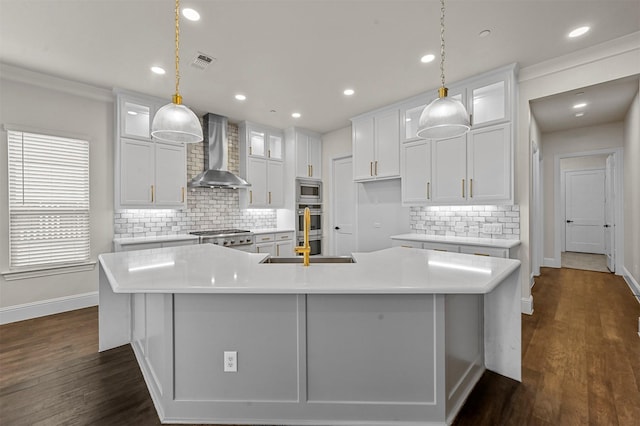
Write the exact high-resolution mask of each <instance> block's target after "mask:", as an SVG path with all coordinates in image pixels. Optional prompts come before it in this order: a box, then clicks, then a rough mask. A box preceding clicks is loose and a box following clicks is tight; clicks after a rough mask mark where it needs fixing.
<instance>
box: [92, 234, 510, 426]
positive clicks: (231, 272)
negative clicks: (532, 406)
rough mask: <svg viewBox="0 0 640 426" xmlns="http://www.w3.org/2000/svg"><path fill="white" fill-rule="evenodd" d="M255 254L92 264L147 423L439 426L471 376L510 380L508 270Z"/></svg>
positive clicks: (450, 258) (104, 338) (184, 253)
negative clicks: (306, 263) (147, 402)
mask: <svg viewBox="0 0 640 426" xmlns="http://www.w3.org/2000/svg"><path fill="white" fill-rule="evenodd" d="M265 257H266V256H265V255H261V254H251V253H245V252H241V251H237V250H228V249H226V248H224V247H217V246H213V245H210V244H204V245H197V246H181V247H170V248H160V249H154V250H144V251H132V252H120V253H108V254H103V255H101V256H100V281H99V289H100V290H99V291H100V305H99V327H100V336H99V347H100V350H101V351H104V350H107V349H110V348H113V347H117V346H120V345H125V344H131V345H132V347H133V350H134V353H135V355H136V358H137V360H138V363H139V364H140V368H141V370H142V373H143V376H144V377H145V381H146V383H147V386H148V387H149V391H150V394H151V396H152V399H153V401H154V404H155V406H156V409H157V411H158V415H159V417H160V419H161V421H163V422H181V423H184V422H190V423H251V424H255V423H258V424H288V425H300V424H315V425H347V424H349V425H353V424H386V425H407V424H416V425H417V424H439V425H445V424H450V423H451V422H452V421H453V419H454V418H455V415H456V413H457V412H458V410H459V409H460V407H461V406H462V404H463V403H464V400H465V398H466V397H467V396H468V394H469V393H470V392H471V390H472V389H473V387H474V386H475V384H476V383H477V381H478V380H479V379H480V376H481V375H482V373H483V372H484V371H485V368H488V369H490V370H492V371H495V372H498V373H499V374H503V375H506V376H507V377H510V378H512V379H514V380H521V372H520V369H521V336H520V309H519V308H520V286H519V281H518V277H519V272H520V262H519V261H518V260H512V259H499V258H487V257H477V256H467V255H461V254H458V253H439V252H433V251H428V250H415V249H405V248H399V247H398V248H391V249H386V250H381V251H378V252H372V253H354V255H353V257H354V259H355V260H356V263H353V264H341V265H338V264H334V265H331V264H325V265H322V264H312V265H311V266H310V267H308V268H305V267H303V266H302V265H299V264H262V263H260V262H261V261H262V260H263V259H264V258H265ZM225 351H235V352H236V353H237V360H238V361H237V367H238V369H237V370H238V371H237V372H235V373H229V372H224V370H223V368H224V365H223V354H224V352H225Z"/></svg>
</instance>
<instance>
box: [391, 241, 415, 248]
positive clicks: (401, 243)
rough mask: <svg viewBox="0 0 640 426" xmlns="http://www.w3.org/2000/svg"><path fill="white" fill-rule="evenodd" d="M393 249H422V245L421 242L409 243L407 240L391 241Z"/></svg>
mask: <svg viewBox="0 0 640 426" xmlns="http://www.w3.org/2000/svg"><path fill="white" fill-rule="evenodd" d="M391 247H407V248H419V249H421V248H422V243H421V242H419V241H407V240H393V241H391Z"/></svg>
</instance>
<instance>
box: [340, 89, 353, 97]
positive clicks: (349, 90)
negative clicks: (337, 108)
mask: <svg viewBox="0 0 640 426" xmlns="http://www.w3.org/2000/svg"><path fill="white" fill-rule="evenodd" d="M342 93H344V95H345V96H353V94H354V93H356V91H355V90H353V89H344V92H342Z"/></svg>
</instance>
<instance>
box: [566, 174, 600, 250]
mask: <svg viewBox="0 0 640 426" xmlns="http://www.w3.org/2000/svg"><path fill="white" fill-rule="evenodd" d="M596 170H602V173H603V174H604V170H605V169H604V167H585V168H582V169H572V170H564V171H561V176H560V203H561V204H562V205H561V206H560V216H561V219H560V224H561V226H562V235H561V236H560V252H561V253H562V252H563V251H567V223H566V218H567V173H573V172H589V171H596ZM603 203H604V202H603Z"/></svg>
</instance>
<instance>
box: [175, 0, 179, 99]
mask: <svg viewBox="0 0 640 426" xmlns="http://www.w3.org/2000/svg"><path fill="white" fill-rule="evenodd" d="M179 86H180V0H176V98H178V99H180V91H179V90H178V87H179ZM175 103H177V102H175Z"/></svg>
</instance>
